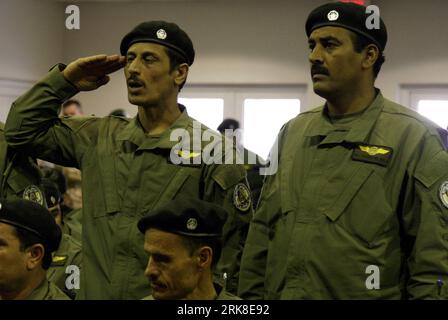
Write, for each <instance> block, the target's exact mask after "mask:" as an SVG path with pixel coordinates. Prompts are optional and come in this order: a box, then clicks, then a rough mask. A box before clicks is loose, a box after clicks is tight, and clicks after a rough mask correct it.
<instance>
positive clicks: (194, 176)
mask: <svg viewBox="0 0 448 320" xmlns="http://www.w3.org/2000/svg"><path fill="white" fill-rule="evenodd" d="M167 165H169V166H172V171H174V174H172V175H171V178H170V179H169V180H168V181H167V183H166V184H165V185H164V186H161V187H160V193H159V194H158V196H157V200H156V201H155V202H153V203H151V204H148V205H147V206H145V207H144V209H143V212H148V211H150V210H152V209H154V208H156V207H158V206H160V205H163V204H164V203H166V202H168V201H170V200H172V199H175V198H176V197H178V196H184V197H194V198H197V197H198V196H199V197H201V195H200V193H201V190H202V187H201V183H200V181H201V179H200V176H201V172H202V166H201V165H196V166H193V165H174V164H167Z"/></svg>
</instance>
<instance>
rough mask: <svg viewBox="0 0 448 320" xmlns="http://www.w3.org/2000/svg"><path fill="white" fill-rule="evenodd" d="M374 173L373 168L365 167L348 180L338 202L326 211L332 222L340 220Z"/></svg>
mask: <svg viewBox="0 0 448 320" xmlns="http://www.w3.org/2000/svg"><path fill="white" fill-rule="evenodd" d="M372 172H373V169H372V168H368V167H364V166H363V167H360V168H359V169H358V170H357V171H356V172H355V173H354V174H353V175H352V176H351V177H350V179H348V180H347V183H346V184H345V185H344V187H343V188H341V191H340V194H339V196H338V197H337V198H336V200H335V201H334V202H333V203H332V205H331V206H329V207H328V208H327V209H325V210H324V214H325V215H326V216H327V217H328V218H329V219H330V220H331V221H336V220H337V219H338V218H339V216H340V215H341V214H342V213H343V212H344V210H345V209H346V208H347V206H348V205H349V203H350V201H351V200H352V199H353V197H354V196H355V195H356V193H357V192H358V190H359V189H361V187H362V185H363V184H364V182H365V181H366V180H367V179H368V178H369V176H370V175H371V174H372Z"/></svg>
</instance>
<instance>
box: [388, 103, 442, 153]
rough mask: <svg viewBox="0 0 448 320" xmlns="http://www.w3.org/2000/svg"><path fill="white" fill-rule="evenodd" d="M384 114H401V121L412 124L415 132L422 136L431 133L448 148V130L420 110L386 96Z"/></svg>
mask: <svg viewBox="0 0 448 320" xmlns="http://www.w3.org/2000/svg"><path fill="white" fill-rule="evenodd" d="M382 114H383V115H386V116H392V117H393V116H399V117H400V122H405V123H407V124H408V125H409V126H412V133H413V134H418V135H421V136H424V135H426V134H429V135H430V136H434V137H437V140H439V141H440V144H441V146H442V147H443V148H444V149H448V145H447V144H448V139H447V137H448V134H446V130H445V129H443V128H439V127H437V126H436V125H435V124H434V123H433V122H431V121H430V120H429V119H427V118H425V117H423V116H422V115H420V114H419V113H418V112H416V111H414V110H412V109H410V108H406V107H405V106H402V105H400V104H398V103H395V102H393V101H390V100H388V99H386V98H384V107H383V110H382ZM416 131H417V132H416ZM445 140H446V141H445Z"/></svg>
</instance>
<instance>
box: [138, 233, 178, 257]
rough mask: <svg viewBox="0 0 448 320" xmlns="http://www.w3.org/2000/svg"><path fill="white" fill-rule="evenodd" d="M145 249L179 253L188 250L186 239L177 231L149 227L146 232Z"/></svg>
mask: <svg viewBox="0 0 448 320" xmlns="http://www.w3.org/2000/svg"><path fill="white" fill-rule="evenodd" d="M145 250H146V251H149V252H155V251H157V252H159V253H164V254H171V253H178V252H179V251H182V250H186V248H185V245H184V239H183V237H182V236H180V235H177V234H175V233H170V232H166V231H163V230H159V229H154V228H149V229H148V230H146V232H145Z"/></svg>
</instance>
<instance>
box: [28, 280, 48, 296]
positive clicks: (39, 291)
mask: <svg viewBox="0 0 448 320" xmlns="http://www.w3.org/2000/svg"><path fill="white" fill-rule="evenodd" d="M49 291H50V282H49V281H48V280H47V279H46V278H45V279H44V280H43V281H42V282H41V284H40V285H39V286H38V287H37V288H36V289H34V290H33V292H31V294H30V295H29V296H28V298H27V300H44V299H45V298H46V297H47V295H48V292H49Z"/></svg>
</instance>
